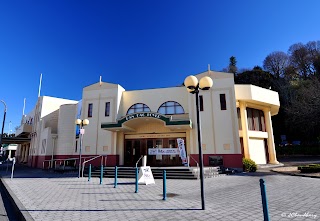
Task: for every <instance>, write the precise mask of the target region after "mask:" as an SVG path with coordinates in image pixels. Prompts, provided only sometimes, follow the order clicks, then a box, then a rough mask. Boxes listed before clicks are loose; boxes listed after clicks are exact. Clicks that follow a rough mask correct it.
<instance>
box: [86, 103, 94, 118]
mask: <svg viewBox="0 0 320 221" xmlns="http://www.w3.org/2000/svg"><path fill="white" fill-rule="evenodd" d="M92 112H93V103H89V104H88V113H87V114H88V117H92V116H93V114H92Z"/></svg>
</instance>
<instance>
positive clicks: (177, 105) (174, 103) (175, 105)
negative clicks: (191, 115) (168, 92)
mask: <svg viewBox="0 0 320 221" xmlns="http://www.w3.org/2000/svg"><path fill="white" fill-rule="evenodd" d="M171 102H173V105H170V104H169V103H171ZM167 104H169V105H167ZM171 107H173V110H174V111H173V113H170V111H168V109H169V108H171ZM178 107H179V108H181V109H182V113H181V112H179V111H177V108H178ZM162 108H164V110H165V113H162V112H160V109H162ZM157 112H158V113H159V114H163V115H175V114H185V111H184V108H183V107H182V105H181V104H180V103H178V102H177V101H166V102H164V103H162V104H161V105H160V107H159V108H158V111H157Z"/></svg>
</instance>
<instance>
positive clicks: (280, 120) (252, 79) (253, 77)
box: [228, 41, 320, 143]
mask: <svg viewBox="0 0 320 221" xmlns="http://www.w3.org/2000/svg"><path fill="white" fill-rule="evenodd" d="M231 58H232V59H233V60H234V61H236V58H235V57H233V56H232V57H231ZM231 58H230V65H231ZM230 65H229V67H230ZM229 70H230V68H229ZM237 70H238V69H237ZM228 72H230V71H228ZM235 74H236V75H235V82H236V84H254V85H257V86H260V87H263V88H271V89H272V90H275V91H277V92H278V93H279V98H280V105H281V107H280V111H279V114H278V115H277V116H274V117H273V127H274V136H275V140H276V142H277V141H278V142H279V140H280V135H282V134H285V135H287V137H288V139H289V140H301V141H303V142H305V143H316V142H319V140H320V41H310V42H308V43H306V44H303V43H296V44H293V45H291V46H290V47H289V49H288V51H287V53H285V52H282V51H275V52H272V53H270V54H269V55H267V56H266V58H265V59H264V61H263V68H262V67H259V66H255V67H254V68H252V69H251V70H250V69H247V70H243V71H238V72H235Z"/></svg>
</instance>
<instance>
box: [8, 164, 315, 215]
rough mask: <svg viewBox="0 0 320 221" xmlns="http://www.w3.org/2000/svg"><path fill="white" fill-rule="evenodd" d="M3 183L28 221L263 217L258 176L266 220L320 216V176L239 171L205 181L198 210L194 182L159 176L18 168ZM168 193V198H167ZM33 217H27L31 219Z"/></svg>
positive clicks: (197, 194)
mask: <svg viewBox="0 0 320 221" xmlns="http://www.w3.org/2000/svg"><path fill="white" fill-rule="evenodd" d="M2 176H3V178H2V181H3V183H4V185H5V186H6V187H7V188H8V189H9V191H10V193H11V194H13V195H14V196H15V198H16V200H18V201H19V202H20V203H21V206H20V207H21V210H22V212H24V213H25V214H29V218H28V219H27V220H32V219H33V220H41V221H52V220H55V221H58V220H90V221H94V220H110V221H114V220H115V221H117V220H119V221H120V220H136V221H138V220H139V221H140V220H226V221H232V220H237V221H238V220H246V221H247V220H254V221H256V220H263V212H262V205H261V195H260V186H259V179H260V178H263V179H264V180H265V182H266V189H267V197H268V203H269V216H270V220H320V206H319V205H320V191H319V187H320V179H314V178H306V177H297V176H287V175H282V174H277V173H272V172H268V171H265V172H257V173H243V174H237V175H231V176H221V177H215V178H207V179H205V182H204V186H205V202H206V210H201V199H200V181H199V180H167V194H168V197H167V200H166V201H163V200H162V180H156V181H155V182H156V184H151V185H147V186H146V185H139V191H138V193H135V186H134V179H125V178H120V179H118V182H119V185H118V187H117V188H114V187H113V182H114V179H111V178H104V179H103V184H102V185H100V184H99V179H98V178H93V179H92V180H91V181H90V182H88V181H87V178H76V174H55V173H50V172H44V171H41V170H37V169H27V168H17V170H16V172H15V176H14V178H13V180H10V178H9V177H8V176H9V175H8V174H6V173H4V172H2ZM171 195H172V197H170V196H171ZM31 217H32V218H31Z"/></svg>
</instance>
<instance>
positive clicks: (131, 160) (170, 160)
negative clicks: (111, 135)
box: [124, 138, 186, 166]
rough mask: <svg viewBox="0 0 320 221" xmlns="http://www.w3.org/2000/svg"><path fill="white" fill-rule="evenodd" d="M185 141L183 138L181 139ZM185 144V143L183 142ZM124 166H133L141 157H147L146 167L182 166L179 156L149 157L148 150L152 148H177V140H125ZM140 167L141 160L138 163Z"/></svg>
mask: <svg viewBox="0 0 320 221" xmlns="http://www.w3.org/2000/svg"><path fill="white" fill-rule="evenodd" d="M183 139H185V138H183ZM185 143H186V142H185ZM124 148H125V155H124V164H125V166H135V164H136V162H137V161H138V160H139V158H140V157H141V156H143V155H147V165H148V166H182V165H183V164H182V160H181V158H180V156H179V154H178V153H177V154H170V155H160V154H158V155H149V154H148V150H149V149H154V148H173V149H175V148H178V143H177V138H150V139H126V140H125V147H124ZM139 165H140V166H141V165H142V160H141V161H140V162H139Z"/></svg>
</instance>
